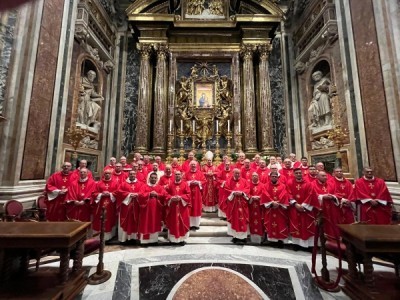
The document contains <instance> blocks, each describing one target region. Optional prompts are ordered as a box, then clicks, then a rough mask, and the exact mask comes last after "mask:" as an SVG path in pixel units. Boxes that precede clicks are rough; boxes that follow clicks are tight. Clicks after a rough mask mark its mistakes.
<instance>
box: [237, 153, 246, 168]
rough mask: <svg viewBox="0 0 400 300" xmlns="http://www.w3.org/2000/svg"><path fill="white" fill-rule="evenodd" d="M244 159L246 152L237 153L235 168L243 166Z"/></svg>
mask: <svg viewBox="0 0 400 300" xmlns="http://www.w3.org/2000/svg"><path fill="white" fill-rule="evenodd" d="M245 159H246V154H244V152H240V153H239V158H238V161H237V162H236V164H235V168H238V169H239V170H241V169H242V168H243V167H244V160H245Z"/></svg>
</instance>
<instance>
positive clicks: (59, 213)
mask: <svg viewBox="0 0 400 300" xmlns="http://www.w3.org/2000/svg"><path fill="white" fill-rule="evenodd" d="M71 175H72V174H71V173H69V174H68V175H65V174H64V173H62V172H57V173H54V174H53V175H51V176H50V177H49V179H47V183H46V187H45V191H46V193H47V199H46V207H47V211H46V217H47V220H49V221H65V218H66V216H65V206H64V203H65V197H66V194H63V195H60V194H59V193H60V191H61V190H62V189H66V188H69V186H70V182H72V181H71Z"/></svg>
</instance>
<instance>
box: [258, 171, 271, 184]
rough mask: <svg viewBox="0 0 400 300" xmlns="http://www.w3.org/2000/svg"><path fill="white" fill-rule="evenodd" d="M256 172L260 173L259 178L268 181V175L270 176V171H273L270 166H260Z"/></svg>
mask: <svg viewBox="0 0 400 300" xmlns="http://www.w3.org/2000/svg"><path fill="white" fill-rule="evenodd" d="M256 172H257V174H258V178H259V180H260V182H261V183H267V176H268V174H269V172H271V170H270V169H268V168H258V169H257V171H256Z"/></svg>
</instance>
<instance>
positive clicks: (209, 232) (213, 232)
mask: <svg viewBox="0 0 400 300" xmlns="http://www.w3.org/2000/svg"><path fill="white" fill-rule="evenodd" d="M190 236H191V237H227V236H228V234H227V228H226V226H200V229H199V230H196V231H194V230H191V231H190Z"/></svg>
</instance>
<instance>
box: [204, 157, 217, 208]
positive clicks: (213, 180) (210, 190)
mask: <svg viewBox="0 0 400 300" xmlns="http://www.w3.org/2000/svg"><path fill="white" fill-rule="evenodd" d="M202 172H203V173H204V176H205V178H206V181H205V183H204V188H203V211H205V212H215V211H217V204H218V184H217V175H218V168H217V167H216V166H214V165H213V162H212V159H211V158H209V159H207V164H205V165H204V166H203V168H202Z"/></svg>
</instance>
